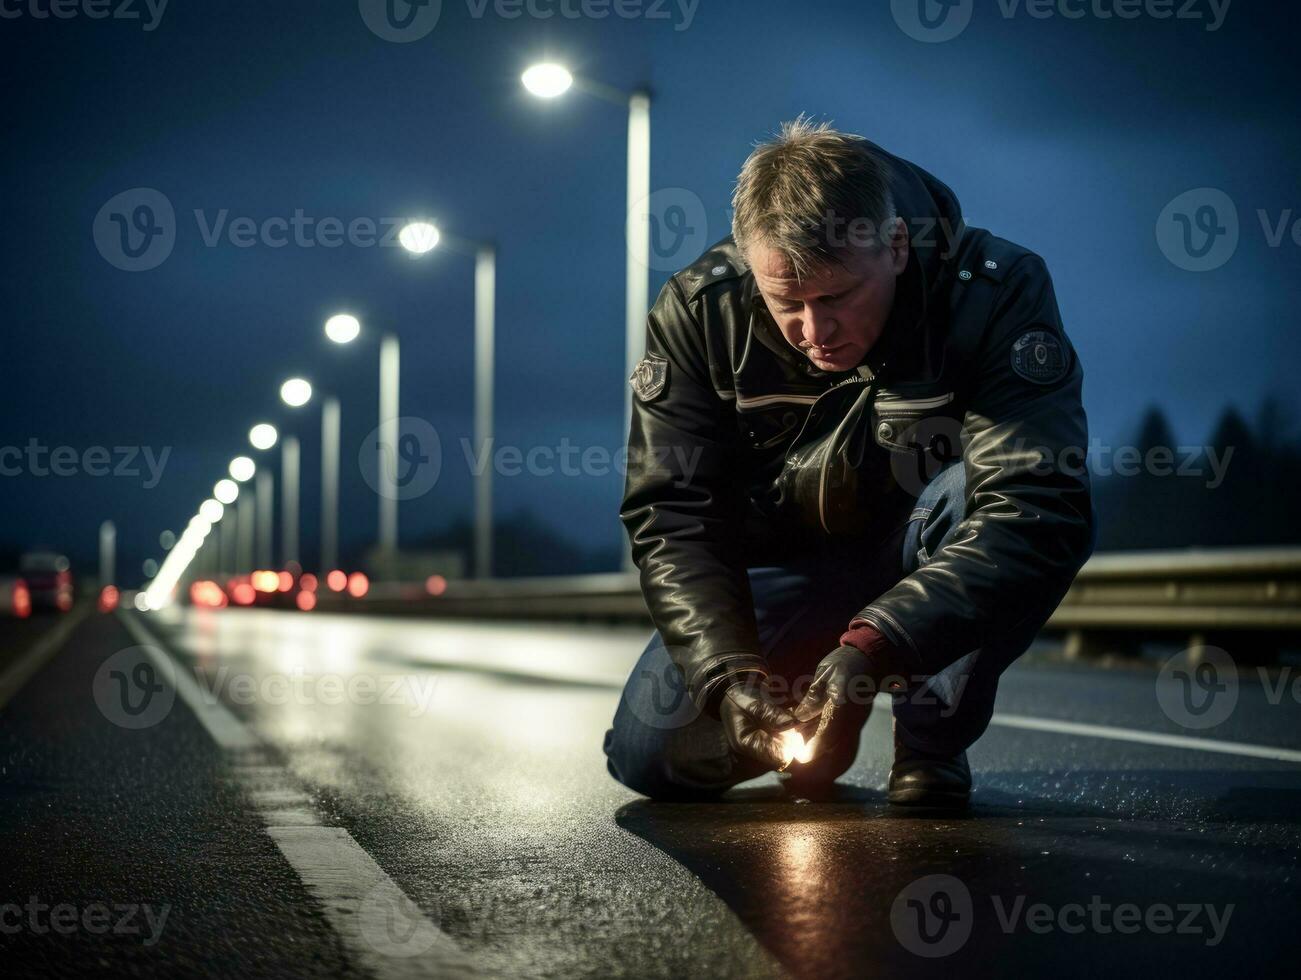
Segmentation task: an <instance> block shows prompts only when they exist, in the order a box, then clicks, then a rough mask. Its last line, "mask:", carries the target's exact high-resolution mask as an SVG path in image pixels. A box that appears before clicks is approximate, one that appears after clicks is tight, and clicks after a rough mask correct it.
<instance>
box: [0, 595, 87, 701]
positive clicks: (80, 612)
mask: <svg viewBox="0 0 1301 980" xmlns="http://www.w3.org/2000/svg"><path fill="white" fill-rule="evenodd" d="M88 612H90V604H89V603H82V604H81V605H79V606H77V607H76V608H75V609H73V610H72V612H70V613H68V614H67V615H65V616H64V617H63V619H62V620H60V621H59V623H58V625H57V626H54V627H52V628H51V629H50V630H49V631H48V632H46V633H45V634H44V635H42V636H41V638H40V639H39V640H37V641H36V642H35V643H33V644H32V645H31V646H30V647H28V648H27V650H26V652H24V653H21V654H19V656H18V659H17V660H16V661H14V662H13V663H12V664H10V665H9V667H8V669H6V670H5V672H4V673H3V674H0V708H3V707H4V706H5V705H6V704H8V703H9V699H10V698H12V697H13V696H14V695H15V694H17V693H18V691H19V689H20V688H21V687H22V686H23V685H24V684H26V683H27V681H28V679H29V678H30V677H31V676H32V675H33V674H35V673H36V672H37V671H38V670H40V669H41V668H42V667H44V666H45V664H46V663H47V662H49V660H50V659H51V658H52V657H53V656H54V655H55V654H56V653H58V652H59V650H60V649H61V648H62V647H63V644H64V643H65V642H67V639H68V637H69V636H71V635H72V631H73V630H75V629H76V628H77V627H78V626H80V625H81V621H82V620H83V619H85V618H86V614H87V613H88Z"/></svg>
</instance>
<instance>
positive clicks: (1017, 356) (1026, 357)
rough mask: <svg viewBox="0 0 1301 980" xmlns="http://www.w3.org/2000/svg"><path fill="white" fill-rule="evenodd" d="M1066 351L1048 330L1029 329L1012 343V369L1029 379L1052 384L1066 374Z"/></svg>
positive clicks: (1042, 383)
mask: <svg viewBox="0 0 1301 980" xmlns="http://www.w3.org/2000/svg"><path fill="white" fill-rule="evenodd" d="M1066 368H1067V364H1066V351H1065V349H1063V347H1062V342H1061V341H1060V340H1058V339H1057V337H1056V336H1055V335H1054V334H1053V333H1052V332H1051V331H1048V330H1027V331H1026V332H1025V333H1023V334H1022V335H1021V336H1020V337H1018V338H1017V340H1016V343H1014V344H1013V345H1012V370H1013V371H1015V372H1016V373H1017V374H1019V375H1021V377H1023V378H1025V379H1026V380H1027V381H1033V382H1034V383H1035V384H1038V385H1050V384H1052V383H1053V382H1054V381H1060V380H1061V379H1062V378H1064V377H1065V376H1066Z"/></svg>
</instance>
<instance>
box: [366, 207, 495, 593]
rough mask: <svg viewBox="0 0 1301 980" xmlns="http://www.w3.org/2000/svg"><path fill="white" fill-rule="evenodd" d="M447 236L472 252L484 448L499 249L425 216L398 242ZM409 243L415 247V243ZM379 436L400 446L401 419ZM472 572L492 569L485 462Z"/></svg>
mask: <svg viewBox="0 0 1301 980" xmlns="http://www.w3.org/2000/svg"><path fill="white" fill-rule="evenodd" d="M444 238H446V240H447V242H448V245H449V247H451V248H453V249H455V250H457V251H461V252H466V253H471V252H472V253H473V254H474V441H475V445H476V446H478V447H481V448H482V447H485V446H489V445H491V442H492V428H493V420H492V406H493V374H494V369H493V359H494V355H495V345H496V341H495V339H494V337H495V334H496V315H497V314H496V293H497V252H496V249H494V248H493V247H492V246H491V245H489V244H487V243H484V242H472V241H468V240H466V239H462V238H458V237H456V236H452V235H447V236H444V235H443V234H441V233H440V232H439V230H438V229H437V228H435V227H434V226H433V225H431V224H429V223H428V222H425V221H416V222H412V223H410V224H408V225H407V226H406V227H405V228H403V229H402V231H401V233H400V234H399V235H398V241H400V242H401V243H402V244H403V246H404V247H406V249H407V251H409V252H411V253H412V254H414V255H423V254H424V253H425V252H428V251H430V250H431V249H432V248H433V247H434V245H437V244H438V243H439V242H440V241H442V240H443V239H444ZM408 242H411V243H413V244H414V245H415V246H417V247H412V245H409V244H408ZM395 409H396V405H395ZM394 414H396V411H395V413H394ZM381 436H382V437H383V438H381V439H380V446H381V451H382V448H383V446H385V445H389V446H392V447H394V448H395V449H396V447H397V439H398V433H397V423H396V422H394V424H393V428H392V431H391V433H390V432H387V431H381ZM381 463H382V461H381ZM380 472H381V474H382V473H384V472H385V470H383V469H381V470H380ZM381 479H383V477H382V476H381ZM381 496H383V495H381ZM393 496H394V497H396V495H393ZM392 503H393V506H394V507H395V508H396V506H397V500H396V499H394V500H393V501H392ZM395 513H396V511H395ZM474 572H475V575H477V576H478V577H479V578H487V577H488V576H489V575H491V574H492V467H491V466H484V467H482V468H481V469H480V472H479V473H478V474H476V475H475V478H474Z"/></svg>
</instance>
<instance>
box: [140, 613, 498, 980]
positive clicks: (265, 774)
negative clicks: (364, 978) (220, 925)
mask: <svg viewBox="0 0 1301 980" xmlns="http://www.w3.org/2000/svg"><path fill="white" fill-rule="evenodd" d="M118 617H119V618H120V619H121V621H122V623H123V625H125V626H126V628H127V630H128V631H129V632H130V633H131V635H132V636H133V637H134V638H135V639H136V641H137V642H138V643H139V644H140V645H141V646H143V647H145V648H147V650H148V651H149V656H150V657H151V659H153V660H154V663H155V666H157V667H158V669H159V675H160V676H161V678H162V679H163V681H164V683H166V682H168V681H171V682H172V683H173V686H174V687H175V688H176V693H177V694H178V695H180V697H181V700H182V701H184V702H185V704H186V705H187V706H188V707H189V708H190V710H191V711H193V712H194V714H195V716H196V717H197V718H198V719H199V721H200V723H201V724H202V725H203V727H204V728H205V729H207V731H208V734H209V735H211V736H212V739H213V741H214V742H216V743H217V745H218V746H220V747H221V748H222V749H223V750H225V751H226V752H227V753H228V759H227V761H228V763H229V764H230V768H231V778H232V780H233V781H234V782H235V783H237V784H238V785H239V786H240V787H241V788H242V789H243V790H244V792H245V794H246V795H247V796H248V798H249V799H250V800H251V801H252V803H253V806H254V808H255V809H256V810H257V811H258V814H259V816H260V817H261V818H262V822H263V824H264V826H265V828H266V832H267V835H268V836H269V837H270V838H271V839H272V840H274V841H275V842H276V846H277V847H278V848H280V853H281V854H283V855H284V856H285V860H287V861H288V862H289V864H290V866H291V867H292V868H293V869H294V872H295V873H296V874H297V875H298V877H299V878H300V879H301V880H302V882H303V886H304V887H305V888H306V889H307V890H308V892H309V893H310V894H311V895H312V897H313V898H315V899H316V900H317V901H318V902H319V903H320V905H321V909H322V911H323V912H324V914H325V918H326V921H327V922H329V923H330V927H331V928H332V929H334V931H335V932H336V933H338V935H339V938H340V939H341V940H342V942H343V944H344V947H345V948H346V949H347V950H348V953H349V955H350V957H351V958H352V959H353V960H354V961H355V962H356V963H358V964H359V965H360V966H361V967H362V968H363V969H365V970H366V971H367V972H369V973H371V974H373V975H374V976H377V977H380V978H383V980H387V978H389V977H395V978H406V977H429V976H438V977H453V978H459V977H472V976H482V975H483V974H481V973H479V972H477V971H476V970H475V968H474V964H473V962H472V961H471V960H470V958H469V957H468V956H467V955H466V954H465V953H464V952H463V951H462V950H461V949H460V948H459V947H458V946H457V945H456V943H455V942H454V941H453V940H452V938H451V937H450V936H448V935H447V934H446V933H445V932H443V931H442V930H441V929H439V928H438V926H437V925H436V924H435V923H434V922H433V921H431V920H430V918H429V916H428V915H427V914H426V913H425V912H424V911H422V910H421V909H420V907H419V906H417V905H416V904H415V902H413V901H411V899H410V898H408V897H407V895H406V894H405V893H404V892H403V891H402V889H401V888H399V887H398V884H397V883H396V882H395V881H393V879H392V878H390V877H389V876H388V875H386V874H385V873H384V870H383V869H382V868H381V867H380V866H379V865H378V864H376V863H375V860H374V858H372V857H371V856H370V855H369V854H367V853H366V851H365V849H363V848H362V846H361V845H360V844H358V843H357V841H356V840H355V839H354V838H353V837H352V835H351V834H349V833H348V831H347V830H345V829H344V828H342V827H325V826H322V825H321V822H320V818H319V817H318V815H317V812H316V810H315V808H314V807H313V805H312V801H311V799H310V798H309V797H308V796H307V794H305V793H304V792H302V790H301V789H300V788H299V786H298V785H297V782H296V781H295V780H294V778H293V776H292V775H291V774H290V773H289V771H288V770H287V769H285V768H284V767H283V766H278V765H275V764H274V762H272V760H271V758H270V753H268V752H267V751H266V749H265V746H264V745H263V744H262V741H261V740H260V739H259V738H258V737H257V735H256V734H254V733H253V732H252V731H251V730H250V729H249V728H248V727H247V726H246V725H245V724H244V723H243V722H242V721H240V720H239V719H238V718H237V717H235V715H234V714H233V713H232V712H231V711H230V710H229V709H228V708H227V707H226V706H225V705H224V704H222V703H221V702H220V701H219V700H217V699H216V698H215V697H212V696H210V695H209V694H207V693H206V692H205V691H204V690H203V688H202V686H201V685H200V684H199V682H198V681H197V680H196V679H195V677H194V674H193V673H192V672H191V671H190V669H189V667H188V666H186V665H185V664H183V663H181V662H180V661H179V660H177V659H176V658H175V657H173V656H172V654H171V652H170V651H169V650H168V649H167V647H166V646H164V644H163V643H162V642H161V641H160V640H158V638H157V637H156V636H154V634H153V633H152V632H151V631H150V630H149V629H148V628H147V627H146V626H145V624H144V623H143V622H142V621H141V620H140V619H139V618H138V616H137V614H136V613H134V612H127V611H126V610H118Z"/></svg>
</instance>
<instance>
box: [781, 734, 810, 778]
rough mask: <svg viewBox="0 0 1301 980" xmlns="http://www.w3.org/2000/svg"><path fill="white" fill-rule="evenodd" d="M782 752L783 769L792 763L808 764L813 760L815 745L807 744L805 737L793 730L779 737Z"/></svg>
mask: <svg viewBox="0 0 1301 980" xmlns="http://www.w3.org/2000/svg"><path fill="white" fill-rule="evenodd" d="M777 738H778V740H779V743H780V745H781V750H782V768H783V769H784V768H786V766H789V765H790V764H791V763H792V762H808V761H809V760H811V759H812V758H813V743H812V742H805V741H804V736H803V735H801V734H800V733H799V732H797V731H795V730H794V729H791V730H789V731H785V732H782V733H781V734H780V735H778V736H777Z"/></svg>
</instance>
